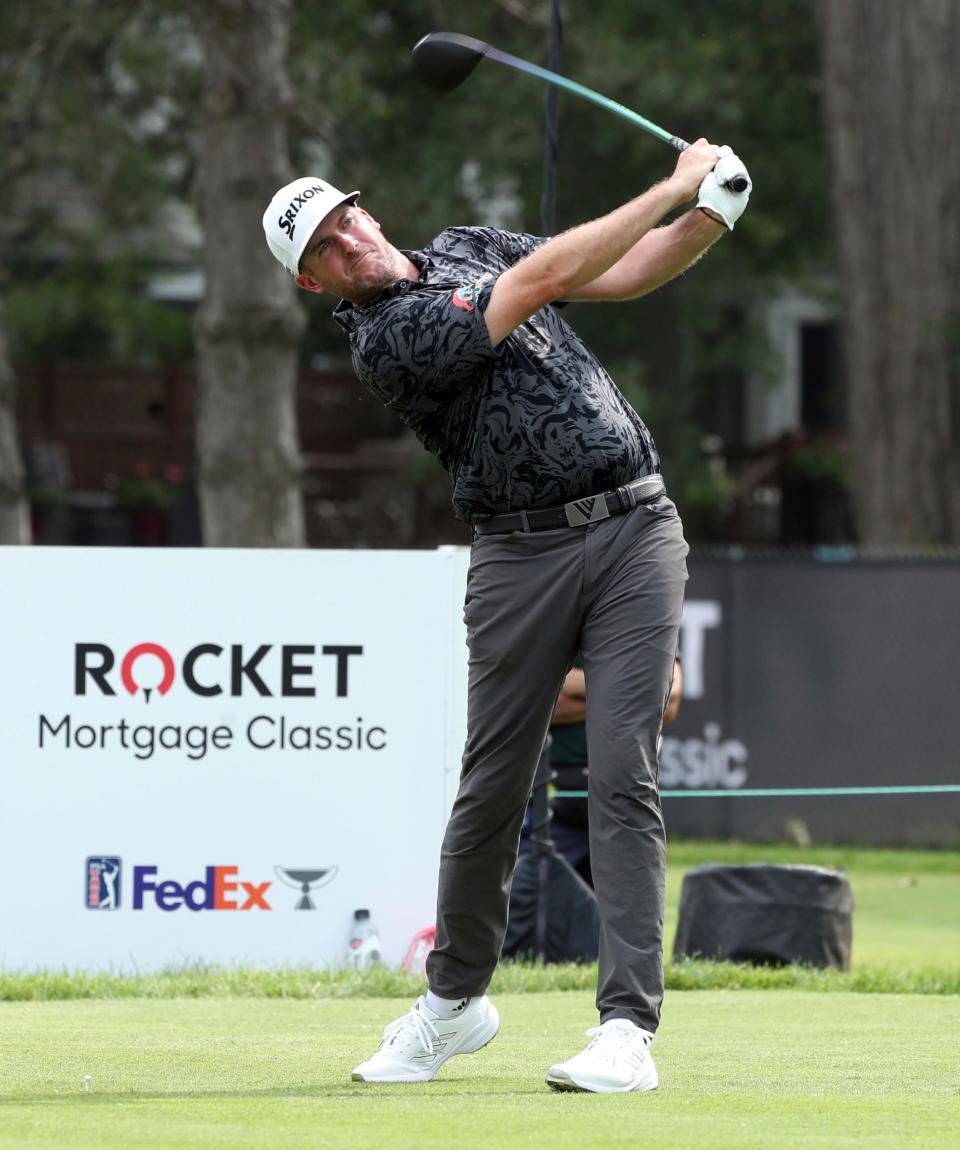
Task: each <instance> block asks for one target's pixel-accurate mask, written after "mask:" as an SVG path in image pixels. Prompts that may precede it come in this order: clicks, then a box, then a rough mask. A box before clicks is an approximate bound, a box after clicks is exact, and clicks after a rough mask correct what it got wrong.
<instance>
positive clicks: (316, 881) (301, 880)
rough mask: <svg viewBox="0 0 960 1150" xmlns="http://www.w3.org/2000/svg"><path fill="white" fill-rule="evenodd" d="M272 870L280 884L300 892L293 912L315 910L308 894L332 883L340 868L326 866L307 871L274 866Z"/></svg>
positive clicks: (298, 868)
mask: <svg viewBox="0 0 960 1150" xmlns="http://www.w3.org/2000/svg"><path fill="white" fill-rule="evenodd" d="M273 869H274V870H275V871H276V872H277V875H278V877H279V878H280V881H281V882H283V883H286V885H287V886H290V887H293V889H294V890H299V891H300V895H301V897H300V901H299V902H298V903H297V905H296V907H295V908H294V909H295V910H316V909H317V908H316V906H315V905H314V902H313V899H312V898H311V897H310V892H311V891H315V890H319V889H320V887H322V886H326V885H327V883H328V882H332V881H333V880H334V878H335V877H336V874H337V871H338V870H339V869H340V868H339V867H335V866H328V867H314V868H312V869H309V870H308V869H306V868H300V867H297V868H293V867H283V866H275V867H274V868H273Z"/></svg>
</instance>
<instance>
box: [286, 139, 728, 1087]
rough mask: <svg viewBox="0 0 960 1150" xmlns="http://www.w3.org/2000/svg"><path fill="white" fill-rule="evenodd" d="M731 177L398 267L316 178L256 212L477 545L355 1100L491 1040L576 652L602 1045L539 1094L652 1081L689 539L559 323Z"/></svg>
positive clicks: (699, 251)
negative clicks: (462, 644) (419, 915)
mask: <svg viewBox="0 0 960 1150" xmlns="http://www.w3.org/2000/svg"><path fill="white" fill-rule="evenodd" d="M737 176H743V177H746V169H745V168H744V166H743V163H742V161H741V160H740V159H738V158H737V157H736V156H735V155H733V154H732V153H731V152H730V149H729V148H718V147H716V146H715V145H713V144H710V143H708V142H707V141H706V140H704V139H701V140H698V141H697V142H696V143H695V144H693V145H692V146H691V147H690V148H689V149H688V150H687V151H685V152H683V153H681V155H680V157H679V159H678V161H677V164H676V168H675V170H674V172H673V174H672V175H671V176H670V177H669V178H668V179H665V180H663V181H662V182H661V183H658V184H656V185H655V186H654V187H652V188H650V189H649V191H647V192H645V193H644V194H643V195H641V196H639V197H638V198H637V199H634V200H631V201H630V202H629V203H627V204H624V205H623V206H622V207H619V208H617V209H616V210H614V211H612V212H610V213H609V215H606V216H603V217H601V218H599V219H596V220H593V221H592V222H589V223H585V224H582V225H581V226H579V227H576V228H573V229H572V230H571V231H568V232H565V233H563V234H562V235H559V236H556V237H554V238H552V239H547V240H544V239H539V238H534V237H532V236H529V235H518V234H512V233H508V232H504V231H498V230H495V229H493V228H484V227H454V228H448V229H446V230H445V231H443V232H441V233H440V235H438V236H437V237H436V238H435V239H434V240H432V241H431V242H430V243H429V244H428V245H427V246H426V247H425V248H423V249H422V250H419V251H407V250H403V249H399V248H396V247H394V246H393V245H392V244H391V243H390V242H389V241H388V240H387V239H386V238H385V237H384V236H383V234H382V232H381V230H380V225H379V224H378V223H377V221H376V220H375V219H374V218H373V217H372V216H371V215H370V214H369V213H368V212H367V211H366V210H365V209H364V208H362V207H360V206H359V205H358V204H357V198H358V196H359V192H351V193H349V194H346V193H344V192H341V191H338V190H337V189H336V188H334V187H332V186H331V185H330V184H328V183H326V182H325V181H324V180H321V179H315V178H313V177H308V178H305V179H299V180H296V181H294V182H293V183H292V184H288V185H287V186H286V187H285V188H283V189H281V190H280V191H279V192H277V194H276V196H274V198H273V200H272V201H271V203H270V206H269V207H268V208H267V211H266V212H265V214H264V218H263V224H264V229H265V232H266V237H267V243H268V244H269V247H270V250H271V251H272V252H273V254H274V255H275V256H276V258H277V259H278V260H280V262H281V263H282V264H283V265H284V267H286V268H287V269H288V270H289V271H290V272H291V273H292V274H293V275H294V276H295V277H296V282H297V284H298V285H299V286H300V287H301V288H304V289H305V290H307V291H313V292H332V293H334V294H335V295H337V296H339V297H341V300H340V303H339V304H338V305H337V307H336V309H335V312H334V316H335V319H336V321H337V322H338V323H339V325H340V326H341V327H342V328H343V330H344V331H345V332H346V333H347V336H348V338H349V341H350V351H351V356H352V360H353V366H354V369H355V371H356V373H357V375H358V377H359V378H360V380H361V381H362V382H363V383H364V384H365V385H366V386H367V387H368V388H369V389H370V390H371V391H373V392H374V393H375V394H376V395H377V396H379V398H380V399H381V400H382V401H383V402H384V403H385V404H386V405H387V406H388V407H390V408H391V409H392V410H393V411H395V412H397V414H398V415H399V416H400V417H401V418H402V419H403V420H404V421H405V422H406V424H407V425H408V426H409V427H411V428H412V429H413V431H414V432H415V433H416V434H417V436H418V437H419V439H420V440H421V442H422V443H423V444H424V446H425V447H426V448H427V449H428V450H429V451H432V452H434V453H435V454H436V455H437V457H438V458H439V460H440V462H441V463H442V464H443V466H444V467H445V468H446V469H447V470H448V471H449V472H450V475H451V477H452V480H453V507H454V511H455V513H456V515H457V516H458V517H459V518H460V519H463V520H465V521H466V522H467V523H468V524H470V525H471V526H472V527H473V531H474V542H473V546H472V550H471V559H470V568H469V575H468V579H467V594H466V605H465V611H464V615H465V621H466V626H467V642H468V648H469V694H468V718H467V743H466V748H465V750H464V755H463V769H462V774H461V781H460V790H459V793H458V795H457V799H456V802H455V803H454V806H453V811H452V813H451V816H450V821H449V823H448V825H447V829H446V834H445V836H444V840H443V848H442V852H441V858H440V876H439V892H438V902H437V942H436V948H435V949H434V950H433V951H432V953H431V954H430V957H429V959H428V960H427V980H428V983H429V991H428V993H427V994H426V995H425V996H424V997H422V998H420V999H419V1000H418V1001H417V1002H416V1003H415V1004H414V1006H413V1007H412V1009H411V1010H410V1011H408V1013H406V1014H405V1015H403V1016H402V1017H401V1018H398V1019H397V1020H396V1021H395V1022H392V1023H391V1024H390V1025H389V1026H388V1027H387V1028H386V1030H385V1031H384V1038H383V1042H382V1043H381V1045H380V1047H379V1049H378V1050H377V1051H376V1053H375V1054H373V1056H372V1057H371V1058H370V1059H368V1060H367V1061H366V1062H364V1063H362V1064H361V1065H360V1066H358V1067H357V1068H356V1069H355V1070H354V1071H353V1078H354V1079H355V1080H357V1081H360V1082H425V1081H428V1080H430V1079H432V1078H433V1077H434V1075H435V1074H436V1073H437V1071H438V1070H439V1069H440V1067H441V1066H442V1065H443V1064H444V1063H445V1062H446V1061H447V1059H449V1058H451V1057H453V1056H454V1055H456V1054H469V1053H470V1052H472V1051H475V1050H479V1049H480V1047H482V1046H485V1045H486V1044H487V1043H488V1042H489V1041H490V1040H491V1039H492V1038H493V1037H494V1036H495V1035H496V1033H497V1030H498V1028H499V1024H500V1023H499V1017H498V1015H497V1012H496V1010H495V1008H494V1006H493V1005H492V1003H491V1002H490V1000H489V999H488V998H487V995H486V990H487V987H488V985H489V983H490V979H491V977H492V976H493V972H494V970H495V968H496V965H497V961H498V958H499V955H500V947H501V944H502V942H503V936H504V931H505V928H506V922H507V903H508V897H509V892H510V882H511V876H512V874H513V869H514V865H515V863H516V857H517V847H518V840H519V835H520V825H521V822H522V819H523V814H524V809H525V807H526V804H527V799H528V798H529V796H530V789H531V784H532V780H533V774H534V770H535V768H536V764H537V760H538V758H539V756H540V751H541V749H542V747H543V742H544V737H545V735H546V733H547V728H548V726H549V725H550V721H551V717H552V715H553V711H554V706H555V703H556V700H557V695H558V693H559V691H560V687H561V685H562V683H563V680H564V676H565V675H566V673H567V670H568V669H569V667H570V664H571V661H572V659H573V657H574V655H575V654H576V652H577V651H578V650H579V651H580V652H581V655H582V659H583V668H584V674H585V678H586V684H587V690H588V692H589V697H590V708H589V712H588V716H587V743H588V754H589V761H590V799H589V823H590V857H591V861H592V866H593V879H594V886H595V889H596V893H597V899H598V902H599V910H600V957H599V979H598V987H597V1008H598V1010H599V1014H600V1025H599V1026H598V1027H597V1028H595V1029H592V1030H589V1031H588V1032H587V1033H588V1035H589V1036H590V1037H591V1041H590V1044H589V1045H588V1046H587V1048H586V1049H585V1050H584V1051H582V1052H581V1053H579V1054H576V1055H575V1056H574V1057H572V1058H570V1059H569V1060H568V1061H566V1062H560V1063H558V1064H557V1065H555V1066H552V1067H550V1069H549V1070H548V1071H547V1075H546V1081H547V1082H548V1083H549V1085H550V1086H552V1087H554V1088H555V1089H558V1090H584V1091H593V1092H597V1093H611V1092H621V1091H630V1090H652V1089H654V1088H655V1087H656V1086H657V1071H656V1067H655V1066H654V1063H653V1059H652V1058H651V1056H650V1049H649V1048H650V1044H651V1042H652V1041H653V1038H654V1035H655V1034H656V1031H657V1026H658V1024H659V1021H660V1006H661V1002H662V999H663V957H662V949H663V938H662V936H663V898H664V869H665V835H664V827H663V818H662V814H661V809H660V799H659V794H658V790H657V778H658V761H657V741H658V736H659V734H660V726H661V720H662V716H663V711H664V705H665V703H666V700H667V696H668V694H669V691H670V680H671V675H672V672H673V664H674V656H675V654H676V650H677V637H678V631H679V627H680V614H681V607H682V601H683V588H684V581H685V579H686V563H685V559H686V554H687V545H686V543H685V542H684V538H683V531H682V527H681V523H680V519H679V517H678V515H677V510H676V508H675V506H674V505H673V503H672V502H671V500H670V499H669V498H668V496H667V491H666V485H665V482H664V479H663V477H662V475H661V472H660V458H659V456H658V454H657V449H656V447H655V446H654V442H653V439H652V437H651V435H650V432H649V431H648V430H647V428H646V426H645V425H644V423H643V421H642V420H641V419H640V417H639V416H638V415H637V414H636V412H635V411H634V410H633V409H632V408H631V406H630V405H629V404H628V403H627V401H626V400H625V399H624V397H623V395H622V394H621V393H620V391H619V390H618V389H617V387H616V385H615V384H614V382H613V380H612V379H611V378H610V376H609V375H608V374H607V373H606V371H604V369H603V367H602V366H601V365H600V363H599V362H598V361H597V359H596V358H595V356H594V355H593V354H592V353H591V351H590V350H589V348H588V347H587V346H586V345H585V344H584V343H583V341H582V340H581V339H579V338H578V336H577V335H576V333H575V332H574V331H573V330H572V329H571V328H570V327H569V326H568V325H567V323H566V322H565V321H564V319H563V318H562V316H561V309H560V305H561V304H563V303H566V302H570V301H574V300H628V299H633V298H635V297H637V296H642V295H644V294H645V293H647V292H650V291H652V290H653V289H654V288H657V287H659V286H660V285H661V284H664V283H666V282H667V281H668V280H671V279H673V278H674V276H676V275H678V274H680V273H681V272H682V271H683V270H684V269H685V268H687V267H689V266H690V265H691V264H692V263H694V262H695V261H696V260H697V259H698V258H699V257H700V256H701V255H703V253H704V252H705V251H706V250H707V248H709V247H710V245H711V244H712V243H714V241H715V240H717V239H718V238H719V237H720V236H721V235H723V234H724V233H725V232H726V231H727V230H728V229H731V228H732V227H733V225H734V223H735V221H736V220H737V219H738V217H739V216H740V214H741V212H742V211H743V210H744V208H745V207H746V204H747V198H748V196H749V192H750V184H749V179H746V180H745V184H746V188H745V190H744V191H742V192H739V193H737V192H734V191H733V190H732V189H731V187H730V186H729V185H730V182H731V181H732V180H733V179H734V178H735V177H737ZM694 199H695V200H696V206H695V207H692V208H691V209H690V210H688V211H686V212H685V213H684V214H682V215H680V216H679V217H678V218H677V219H675V220H674V221H673V222H672V223H670V224H668V225H666V226H663V227H658V225H659V224H660V222H661V220H663V219H664V217H665V216H667V215H668V214H669V213H670V212H672V211H673V210H674V209H677V208H679V207H681V206H682V205H685V204H688V203H691V202H692V201H693V200H694ZM412 832H413V833H415V828H412ZM394 849H395V850H396V851H398V852H401V851H402V842H400V843H398V844H397V846H396V847H395V848H394Z"/></svg>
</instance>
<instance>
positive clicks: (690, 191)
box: [671, 137, 722, 203]
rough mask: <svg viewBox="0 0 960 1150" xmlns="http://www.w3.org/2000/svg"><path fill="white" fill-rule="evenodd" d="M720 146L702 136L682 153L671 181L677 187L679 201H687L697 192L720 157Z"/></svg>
mask: <svg viewBox="0 0 960 1150" xmlns="http://www.w3.org/2000/svg"><path fill="white" fill-rule="evenodd" d="M721 150H722V149H720V148H718V147H717V145H716V144H711V143H710V142H709V140H705V139H703V138H702V137H701V138H700V139H699V140H696V141H695V142H694V143H692V144H691V145H690V147H689V148H685V149H684V150H683V151H682V152H681V153H680V158H679V159H678V160H677V166H676V168H674V171H673V176H672V177H671V182H672V183H674V184H675V185H676V187H677V190H678V193H679V202H680V203H686V202H687V201H688V200H692V199H693V197H694V196H695V195H696V194H697V190H698V189H699V188H700V186H701V184H702V183H703V181H704V179H705V178H706V176H707V175H708V174H709V173H710V172H711V171H713V168H714V166H715V165H716V163H717V161H718V160H719V159H720V153H721Z"/></svg>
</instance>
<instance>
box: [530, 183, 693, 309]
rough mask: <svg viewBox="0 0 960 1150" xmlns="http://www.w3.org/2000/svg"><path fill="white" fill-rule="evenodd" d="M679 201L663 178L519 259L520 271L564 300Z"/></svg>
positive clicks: (674, 188)
mask: <svg viewBox="0 0 960 1150" xmlns="http://www.w3.org/2000/svg"><path fill="white" fill-rule="evenodd" d="M682 202H683V196H682V193H680V192H679V191H678V189H677V186H676V184H675V183H674V182H673V181H672V180H664V181H663V183H660V184H656V185H654V187H652V188H651V189H650V190H649V191H647V192H644V194H643V195H642V196H638V197H637V199H635V200H631V201H630V203H628V204H624V205H623V206H622V207H619V208H616V209H615V210H614V211H612V212H610V213H609V214H608V215H605V216H601V217H600V219H597V220H591V221H590V222H589V223H586V224H581V225H580V226H579V227H576V228H572V229H571V230H570V231H568V232H564V233H563V234H562V235H559V236H556V237H555V238H554V239H552V240H550V241H549V243H546V244H544V245H543V247H542V248H539V249H538V250H537V251H536V252H534V253H533V255H531V256H529V257H528V258H527V260H525V261H524V264H525V265H529V266H527V267H525V269H524V270H525V271H526V272H527V273H528V274H529V275H530V276H531V277H532V278H536V279H539V280H541V282H544V283H547V284H551V285H553V286H552V291H551V293H550V296H551V298H552V299H567V298H569V297H570V296H571V295H572V294H573V293H574V292H576V290H577V289H578V288H580V287H582V286H583V285H584V284H587V283H590V282H591V281H592V280H595V279H596V278H597V277H598V276H600V275H602V274H603V273H604V272H606V271H607V270H608V269H609V268H611V267H613V266H614V265H615V264H616V263H618V262H619V261H620V260H621V259H622V258H623V257H624V256H625V255H626V254H627V252H629V251H630V250H631V249H632V248H633V247H634V246H635V245H636V244H637V243H638V241H639V240H640V239H641V237H643V236H646V235H647V234H648V233H649V232H650V229H651V228H655V227H656V226H657V224H659V223H660V221H661V220H662V219H663V217H664V216H666V215H667V214H669V213H670V212H671V211H673V209H674V208H677V207H679V205H680V204H681V203H682ZM522 266H523V265H517V269H516V270H519V269H520V268H521V267H522Z"/></svg>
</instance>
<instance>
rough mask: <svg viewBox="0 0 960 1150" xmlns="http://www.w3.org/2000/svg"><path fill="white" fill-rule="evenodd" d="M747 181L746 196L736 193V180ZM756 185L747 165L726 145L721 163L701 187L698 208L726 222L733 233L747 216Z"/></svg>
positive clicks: (721, 150) (721, 156)
mask: <svg viewBox="0 0 960 1150" xmlns="http://www.w3.org/2000/svg"><path fill="white" fill-rule="evenodd" d="M738 178H740V179H745V180H746V181H747V186H746V188H744V190H743V191H742V192H735V191H734V190H733V188H732V187H730V184H731V183H732V182H733V181H734V180H736V179H738ZM752 189H753V182H752V181H751V179H750V173H749V172H748V171H747V168H746V165H745V164H744V162H743V160H741V159H740V157H739V156H737V155H735V154H734V152H733V149H732V148H728V147H727V146H726V144H724V146H723V147H722V148H721V149H720V159H719V160H717V166H716V167H715V168H714V169H713V171H712V172H708V173H707V174H706V176H705V177H704V179H703V183H702V184H701V185H700V194H699V197H698V199H697V207H698V208H706V209H707V211H708V212H710V214H711V215H714V216H716V217H717V218H718V219H721V220H723V222H724V223H725V224H726V225H727V227H728V228H729V229H730V230H731V231H733V225H734V224H735V223H736V222H737V220H739V219H740V217H741V216H742V215H743V210H744V208H745V207H746V206H747V201H748V200H749V199H750V192H751V190H752Z"/></svg>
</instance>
